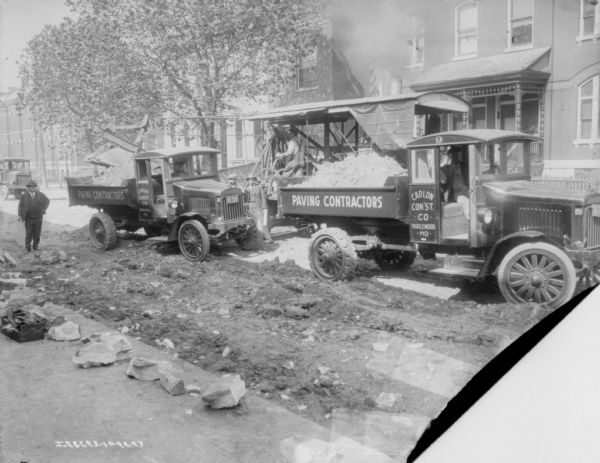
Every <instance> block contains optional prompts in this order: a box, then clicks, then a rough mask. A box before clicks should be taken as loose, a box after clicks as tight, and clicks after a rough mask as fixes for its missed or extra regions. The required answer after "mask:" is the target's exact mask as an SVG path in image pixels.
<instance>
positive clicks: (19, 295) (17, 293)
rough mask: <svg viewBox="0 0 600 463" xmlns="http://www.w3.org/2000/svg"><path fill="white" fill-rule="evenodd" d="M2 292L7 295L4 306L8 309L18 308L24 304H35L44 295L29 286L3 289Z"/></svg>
mask: <svg viewBox="0 0 600 463" xmlns="http://www.w3.org/2000/svg"><path fill="white" fill-rule="evenodd" d="M3 294H5V295H6V294H8V295H9V298H8V300H7V301H6V308H8V309H18V308H21V307H23V306H26V305H31V304H36V303H38V302H39V301H40V299H42V298H43V297H44V296H43V295H42V294H40V293H38V292H37V291H36V290H34V289H29V288H25V289H18V290H13V291H3Z"/></svg>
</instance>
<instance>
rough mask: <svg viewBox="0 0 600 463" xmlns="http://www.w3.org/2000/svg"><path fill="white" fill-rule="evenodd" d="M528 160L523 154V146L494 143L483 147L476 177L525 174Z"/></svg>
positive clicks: (520, 144) (522, 144) (519, 143)
mask: <svg viewBox="0 0 600 463" xmlns="http://www.w3.org/2000/svg"><path fill="white" fill-rule="evenodd" d="M527 161H528V158H527V156H526V154H525V144H524V143H522V142H517V143H494V144H490V145H485V146H484V149H483V150H481V151H480V162H479V172H478V173H477V174H478V175H481V176H484V177H485V176H496V175H502V176H507V175H517V176H521V175H523V174H525V172H526V168H525V163H526V162H527Z"/></svg>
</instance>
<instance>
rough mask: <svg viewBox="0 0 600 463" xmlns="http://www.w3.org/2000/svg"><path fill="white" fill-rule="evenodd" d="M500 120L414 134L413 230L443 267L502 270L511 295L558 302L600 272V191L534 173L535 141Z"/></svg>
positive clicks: (479, 273) (503, 286)
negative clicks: (491, 126)
mask: <svg viewBox="0 0 600 463" xmlns="http://www.w3.org/2000/svg"><path fill="white" fill-rule="evenodd" d="M537 141H539V138H537V137H535V136H532V135H528V134H524V133H518V132H509V131H501V130H476V129H473V130H464V131H455V132H445V133H437V134H432V135H430V136H426V137H423V138H420V139H417V140H414V141H412V142H411V143H409V144H408V148H409V191H408V195H409V201H410V206H409V210H410V212H409V227H410V240H411V242H412V243H413V244H414V245H415V246H416V247H417V248H418V249H419V251H420V253H421V254H422V255H423V256H424V257H431V256H434V255H435V254H436V253H441V254H446V264H448V265H446V266H445V268H444V269H440V271H441V272H442V273H454V274H462V275H469V276H476V277H480V278H482V277H487V276H488V275H495V276H496V277H497V279H498V283H499V286H500V290H501V292H502V294H503V295H504V296H505V298H506V299H508V300H509V301H512V302H527V301H534V302H539V303H543V304H547V305H549V306H552V307H557V306H559V305H561V304H562V303H564V302H566V301H567V300H568V299H570V298H571V297H572V296H573V295H574V293H575V290H576V287H577V283H578V280H579V282H582V283H583V282H584V280H585V282H587V284H588V285H594V284H597V283H598V280H599V277H600V266H599V263H600V262H599V259H600V240H599V238H598V237H599V236H600V193H598V192H593V191H577V190H574V189H573V188H571V187H569V185H568V184H567V183H565V185H564V186H563V187H558V188H557V187H556V185H552V186H549V185H547V184H544V181H543V179H540V180H536V181H532V179H531V172H530V160H531V144H532V143H535V142H537Z"/></svg>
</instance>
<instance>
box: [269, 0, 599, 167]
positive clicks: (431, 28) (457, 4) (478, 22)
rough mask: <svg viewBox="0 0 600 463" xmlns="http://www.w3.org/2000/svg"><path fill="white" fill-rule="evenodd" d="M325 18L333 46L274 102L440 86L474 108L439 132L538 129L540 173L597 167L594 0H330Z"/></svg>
mask: <svg viewBox="0 0 600 463" xmlns="http://www.w3.org/2000/svg"><path fill="white" fill-rule="evenodd" d="M326 15H328V17H329V18H330V22H329V28H326V30H328V32H329V35H330V37H331V42H330V45H331V46H330V47H329V48H328V47H327V46H323V47H321V48H319V49H317V50H316V51H315V53H314V54H312V55H310V56H309V57H308V58H306V59H303V60H301V61H299V66H298V73H297V77H296V79H295V82H294V83H293V84H292V85H290V87H289V88H288V90H287V91H286V92H285V93H284V94H283V95H282V98H281V100H280V102H279V104H280V105H287V104H292V103H300V102H308V101H316V100H319V99H321V100H325V99H341V98H348V97H352V96H367V95H381V96H383V95H393V94H396V93H400V92H408V91H411V90H412V91H418V92H426V91H441V92H448V93H452V94H455V95H457V96H460V97H462V98H464V99H465V100H467V101H468V102H469V103H470V104H471V105H472V109H471V111H470V113H469V114H468V115H466V116H463V117H461V118H455V119H452V120H445V121H442V128H443V129H453V128H464V127H471V128H483V127H485V128H499V129H508V130H521V131H524V132H528V133H533V134H537V135H539V136H540V137H542V139H543V143H541V144H540V145H539V146H538V147H537V149H538V159H537V161H538V162H539V166H540V169H541V166H542V162H543V169H544V173H545V174H548V175H560V176H573V175H579V174H583V173H587V172H589V171H590V170H591V169H600V4H599V2H598V0H493V1H492V0H427V1H418V0H396V1H393V0H379V1H376V0H374V1H366V0H346V1H340V0H338V1H336V2H333V3H332V5H331V6H330V8H329V10H328V11H327V12H326ZM335 56H338V57H340V59H339V60H336V59H332V58H331V57H335ZM306 76H309V77H310V78H309V79H308V78H306ZM339 76H349V77H346V78H339ZM307 80H308V81H311V82H313V89H312V90H311V89H307V88H305V85H303V82H305V81H307ZM317 82H318V84H317ZM330 83H331V85H330ZM316 89H319V90H321V91H314V90H316ZM348 89H352V91H353V92H354V93H355V94H352V92H348ZM324 90H326V91H324ZM361 91H362V94H360V93H361ZM342 94H343V95H345V96H343V97H342V96H338V95H342Z"/></svg>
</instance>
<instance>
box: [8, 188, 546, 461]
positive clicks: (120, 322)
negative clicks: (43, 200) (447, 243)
mask: <svg viewBox="0 0 600 463" xmlns="http://www.w3.org/2000/svg"><path fill="white" fill-rule="evenodd" d="M56 197H61V194H60V193H56V194H55V198H56ZM15 207H16V202H15V201H14V200H9V201H6V202H4V203H0V227H1V229H2V245H1V246H2V247H3V248H4V249H5V250H8V251H9V252H11V253H13V255H14V256H15V257H16V258H17V259H18V268H17V270H18V271H20V272H21V273H23V275H25V277H26V278H27V279H28V283H29V285H30V286H32V287H35V288H38V289H40V290H44V291H45V292H46V296H47V299H48V300H49V301H51V302H54V303H56V304H62V305H65V306H67V307H69V308H71V309H73V310H77V311H79V312H80V313H82V314H84V315H86V316H88V317H90V318H94V319H98V320H100V321H102V322H105V323H107V324H109V325H111V326H113V327H115V328H117V329H121V330H122V331H123V332H127V334H128V335H131V336H133V337H136V338H139V339H141V340H143V341H144V342H146V343H148V344H157V343H158V344H160V345H163V346H164V347H163V348H164V349H166V350H169V352H170V353H172V354H173V355H176V356H178V357H179V358H182V359H184V360H187V361H190V362H192V363H194V364H197V365H199V366H202V367H203V368H205V369H208V370H211V371H219V372H236V373H240V374H241V375H242V377H243V379H244V380H245V381H246V383H247V385H248V386H249V388H250V389H251V390H252V391H253V392H254V393H255V394H258V395H260V396H262V397H265V398H269V399H272V400H274V401H276V402H278V403H279V404H280V405H283V406H285V407H286V408H288V409H289V410H292V411H294V412H296V413H299V414H302V415H304V416H306V417H308V418H310V419H313V420H315V421H317V422H319V423H322V424H326V425H328V426H331V429H332V431H334V432H339V433H342V434H346V435H348V436H350V437H354V438H355V439H357V440H359V441H361V442H363V443H365V444H367V445H370V446H373V447H376V448H378V449H379V450H382V451H385V452H386V453H388V454H390V455H392V456H402V455H403V454H404V452H405V449H406V448H407V442H414V440H416V438H417V436H418V435H419V434H420V432H421V431H422V430H423V429H424V427H425V426H426V425H427V423H428V422H429V420H430V419H432V418H433V417H435V416H437V414H438V413H439V412H440V411H441V410H442V409H443V407H444V406H445V404H446V402H447V401H448V399H449V398H450V397H452V396H453V395H454V394H455V393H456V392H457V391H458V390H459V389H460V388H461V387H462V386H463V385H464V384H465V383H466V382H467V381H468V380H469V379H470V378H471V376H472V375H473V374H474V373H475V372H477V371H478V370H479V369H480V368H481V367H482V366H483V365H484V364H486V363H487V362H488V361H489V360H490V359H491V358H492V357H493V356H494V355H496V354H497V353H498V352H499V351H500V350H501V349H503V348H504V347H505V346H506V345H508V344H509V343H510V342H511V341H512V340H514V339H515V338H516V337H518V336H519V335H520V334H521V333H523V332H524V331H525V330H526V329H528V328H529V327H530V326H532V325H533V324H535V323H536V322H537V321H539V320H540V319H541V318H543V317H544V316H545V315H546V313H547V312H546V310H545V309H543V308H541V307H539V306H536V305H524V306H515V305H512V304H506V303H503V302H501V298H500V296H499V294H498V291H497V289H496V288H495V287H494V286H493V285H491V286H486V285H482V284H476V283H474V282H472V281H460V282H457V281H448V280H441V279H439V277H433V276H430V275H428V274H427V273H426V269H427V268H428V266H429V265H431V264H428V263H426V262H424V261H419V260H418V261H417V262H416V263H415V265H414V266H413V268H412V269H411V270H410V271H408V272H405V273H403V274H390V273H387V274H386V273H382V272H380V271H379V269H377V268H376V267H373V266H369V265H363V266H361V269H360V272H359V274H358V275H357V277H356V278H355V279H354V280H353V281H351V282H348V283H337V282H336V283H324V282H320V281H318V280H316V279H315V278H314V277H313V276H312V274H311V273H310V272H309V271H307V270H306V269H305V268H302V266H304V267H306V262H304V264H303V262H302V259H306V244H307V239H306V238H303V237H300V236H297V235H295V234H281V235H280V236H278V237H276V239H275V243H274V244H273V245H268V246H269V247H268V248H266V249H265V250H263V251H261V252H258V253H250V252H244V251H241V250H240V249H239V248H237V247H236V246H235V244H231V245H225V246H221V247H215V248H213V250H212V251H211V254H210V255H209V258H208V260H207V261H206V262H203V263H201V264H191V263H189V262H187V261H186V260H185V259H184V258H183V257H182V256H181V255H180V254H179V252H178V250H177V249H176V247H175V248H172V249H162V250H159V249H158V248H157V247H156V246H155V245H152V243H151V242H150V241H149V240H146V239H145V237H144V236H143V235H141V234H140V235H135V234H132V235H126V236H125V235H124V236H122V237H121V239H120V243H119V245H118V246H117V248H116V249H114V250H112V251H109V252H99V251H96V250H94V249H93V248H92V246H91V245H90V243H89V240H88V235H87V227H86V226H85V225H84V224H85V223H86V222H87V218H88V217H89V215H91V213H92V212H93V211H91V210H89V209H86V208H68V207H67V205H66V201H64V200H61V199H54V200H53V202H52V206H51V208H50V209H49V211H48V215H47V217H46V221H45V224H44V231H43V235H42V242H41V247H42V251H43V250H46V251H47V250H64V251H65V252H66V253H67V255H68V261H67V262H64V263H57V264H50V265H44V264H43V263H42V262H41V261H40V255H41V252H40V251H38V252H36V253H30V254H26V253H24V251H23V246H22V243H21V242H22V236H23V230H22V225H20V224H18V223H17V221H16V217H15V216H14V211H15ZM303 248H304V249H303ZM276 256H278V257H276ZM290 256H291V257H294V256H296V257H295V260H291V259H290V260H288V259H287V257H290ZM261 261H262V262H261ZM297 263H298V264H300V265H297ZM8 271H14V268H8V267H0V274H2V273H3V272H4V273H6V272H8ZM381 281H385V282H386V283H387V284H383V283H382V282H381ZM390 282H392V284H390ZM398 282H400V283H398ZM411 285H412V286H411ZM396 286H400V287H396ZM406 288H412V289H413V290H409V289H406ZM419 291H420V292H419ZM423 293H427V294H430V295H427V294H423ZM165 340H168V341H170V343H169V342H168V341H166V342H165ZM171 343H172V346H173V348H171Z"/></svg>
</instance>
